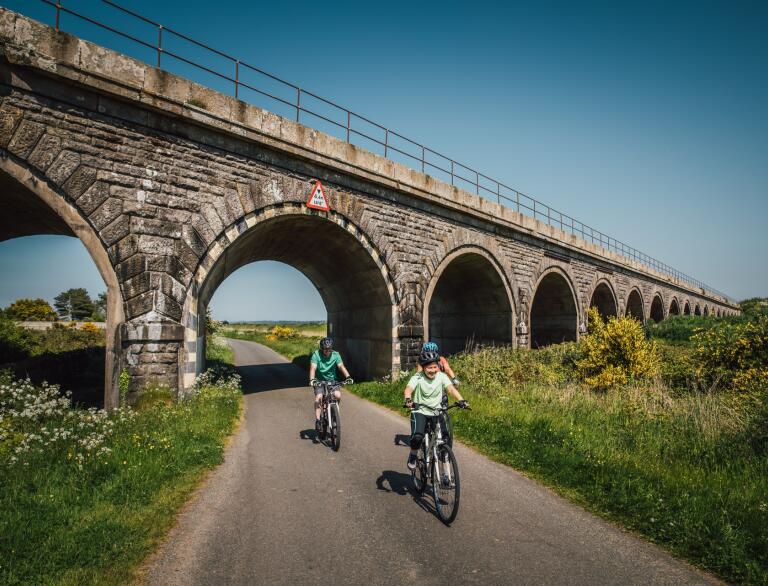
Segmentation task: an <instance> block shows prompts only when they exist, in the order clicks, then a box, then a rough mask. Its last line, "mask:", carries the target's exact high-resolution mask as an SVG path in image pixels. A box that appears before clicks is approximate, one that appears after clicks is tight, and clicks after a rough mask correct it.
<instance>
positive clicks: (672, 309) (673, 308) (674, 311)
mask: <svg viewBox="0 0 768 586" xmlns="http://www.w3.org/2000/svg"><path fill="white" fill-rule="evenodd" d="M669 315H680V304H679V303H678V302H677V298H676V297H673V298H672V301H671V302H670V303H669Z"/></svg>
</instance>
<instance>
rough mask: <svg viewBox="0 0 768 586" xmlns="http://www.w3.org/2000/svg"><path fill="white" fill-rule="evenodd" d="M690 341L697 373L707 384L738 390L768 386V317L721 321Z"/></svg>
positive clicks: (758, 388) (766, 387)
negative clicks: (737, 321) (744, 320)
mask: <svg viewBox="0 0 768 586" xmlns="http://www.w3.org/2000/svg"><path fill="white" fill-rule="evenodd" d="M691 340H692V341H693V343H694V359H695V362H696V372H697V374H698V376H699V377H700V378H701V379H702V381H703V382H704V383H706V384H708V385H710V386H717V385H718V384H720V385H723V386H725V387H728V388H732V389H734V390H737V391H749V390H761V389H763V390H764V389H768V316H766V315H761V316H758V317H756V318H755V319H754V320H750V321H746V322H742V323H734V324H732V323H722V324H721V325H719V326H718V327H716V328H712V329H710V330H706V331H703V332H700V333H698V334H695V335H694V336H693V337H692V338H691Z"/></svg>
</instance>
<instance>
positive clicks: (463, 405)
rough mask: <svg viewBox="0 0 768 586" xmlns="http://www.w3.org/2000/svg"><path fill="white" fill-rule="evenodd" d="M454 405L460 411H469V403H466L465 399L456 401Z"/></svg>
mask: <svg viewBox="0 0 768 586" xmlns="http://www.w3.org/2000/svg"><path fill="white" fill-rule="evenodd" d="M456 404H457V405H458V406H459V408H460V409H469V401H467V400H466V399H462V400H461V401H457V402H456Z"/></svg>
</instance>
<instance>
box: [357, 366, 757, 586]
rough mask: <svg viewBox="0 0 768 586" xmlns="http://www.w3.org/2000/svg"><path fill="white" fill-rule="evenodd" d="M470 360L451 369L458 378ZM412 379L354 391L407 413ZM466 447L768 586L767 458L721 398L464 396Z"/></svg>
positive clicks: (537, 390)
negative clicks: (469, 406) (756, 449)
mask: <svg viewBox="0 0 768 586" xmlns="http://www.w3.org/2000/svg"><path fill="white" fill-rule="evenodd" d="M461 366H462V365H461V363H460V361H457V363H456V365H455V366H454V368H455V369H456V371H457V372H458V373H461V372H462V370H461ZM405 382H406V381H404V380H403V381H398V382H394V383H363V384H358V385H354V386H352V387H348V389H349V390H351V391H352V392H354V393H356V394H357V395H359V396H361V397H363V398H365V399H369V400H371V401H374V402H376V403H379V404H381V405H385V406H387V407H390V408H391V409H393V410H396V411H399V412H401V413H403V411H402V409H401V404H402V390H403V387H404V386H405ZM461 391H462V394H463V395H464V397H465V398H467V399H468V400H469V401H470V402H471V403H472V408H473V411H472V412H459V413H457V414H456V416H455V417H454V422H455V430H456V436H457V438H459V439H461V440H462V441H463V442H465V443H467V444H469V445H471V446H473V447H474V448H476V449H477V450H478V451H480V452H482V453H483V454H486V455H487V456H489V457H491V458H493V459H494V460H496V461H498V462H502V463H504V464H508V465H510V466H513V467H515V468H516V469H518V470H521V471H523V472H525V473H526V474H528V475H529V476H531V477H533V478H536V479H537V480H540V481H542V482H543V483H544V484H546V485H548V486H550V487H552V488H554V489H555V490H556V491H557V492H559V493H560V494H561V495H563V496H566V497H567V498H569V499H571V500H573V501H575V502H577V503H579V504H581V505H583V506H585V507H586V508H588V509H590V510H592V511H594V512H596V513H598V514H600V515H601V516H603V517H606V518H608V519H610V520H613V521H617V522H619V523H621V524H623V525H624V526H626V527H629V528H631V529H633V530H635V531H637V532H638V533H640V534H642V535H643V536H645V537H646V538H647V539H649V540H651V541H653V542H656V543H659V544H661V545H663V546H664V547H666V548H668V549H669V550H670V551H672V552H674V553H675V554H677V555H679V556H681V557H684V558H687V559H689V560H690V561H692V562H694V563H696V564H697V565H699V566H700V567H702V568H704V569H707V570H709V571H712V572H714V573H716V574H718V575H719V576H721V577H723V578H725V579H728V580H731V581H734V582H740V583H753V584H765V583H768V458H766V457H765V455H763V456H760V455H759V454H756V453H755V452H754V451H753V450H752V449H751V448H750V446H749V444H748V443H747V442H746V441H744V438H743V437H742V436H741V433H740V432H741V427H742V424H741V421H740V418H741V416H740V414H738V413H737V412H735V411H734V410H733V408H732V407H731V406H730V405H729V404H728V401H725V400H723V398H721V397H711V396H710V397H703V396H695V397H683V398H672V397H668V396H665V395H663V394H662V393H656V392H653V391H649V390H648V389H623V390H617V391H612V392H609V393H607V394H601V393H595V392H591V391H588V390H584V389H581V388H577V387H573V388H568V389H557V388H553V387H543V386H537V385H526V386H523V387H521V388H518V389H515V390H514V391H512V392H509V393H506V394H504V395H500V396H491V397H489V396H485V395H484V394H483V393H482V392H478V389H476V388H473V387H472V385H471V384H468V385H464V386H462V387H461Z"/></svg>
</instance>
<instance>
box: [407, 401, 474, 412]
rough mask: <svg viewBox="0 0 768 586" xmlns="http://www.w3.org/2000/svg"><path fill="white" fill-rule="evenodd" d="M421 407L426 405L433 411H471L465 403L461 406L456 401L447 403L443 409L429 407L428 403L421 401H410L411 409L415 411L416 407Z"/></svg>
mask: <svg viewBox="0 0 768 586" xmlns="http://www.w3.org/2000/svg"><path fill="white" fill-rule="evenodd" d="M421 407H426V408H427V409H432V411H434V412H435V413H445V412H446V411H450V410H451V409H466V410H467V411H472V408H471V407H470V406H469V405H467V406H466V407H462V406H461V405H460V404H459V403H458V402H456V403H454V404H453V405H449V406H448V407H446V408H445V409H443V408H442V407H430V406H429V405H423V404H421V403H411V411H415V410H416V409H420V408H421Z"/></svg>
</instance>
